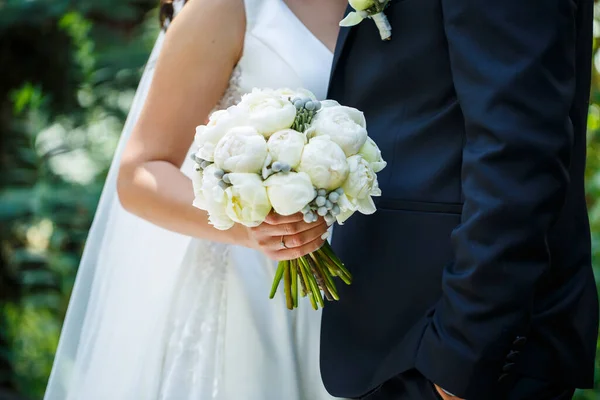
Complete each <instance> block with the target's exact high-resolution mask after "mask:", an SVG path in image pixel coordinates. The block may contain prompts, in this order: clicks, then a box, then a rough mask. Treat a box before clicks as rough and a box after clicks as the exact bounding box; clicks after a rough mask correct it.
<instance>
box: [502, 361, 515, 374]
mask: <svg viewBox="0 0 600 400" xmlns="http://www.w3.org/2000/svg"><path fill="white" fill-rule="evenodd" d="M514 366H515V363H506V364H504V367H502V371H503V372H508V371H510V370H511V369H513V367H514Z"/></svg>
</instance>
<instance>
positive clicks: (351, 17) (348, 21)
mask: <svg viewBox="0 0 600 400" xmlns="http://www.w3.org/2000/svg"><path fill="white" fill-rule="evenodd" d="M363 19H364V18H363V17H361V16H360V15H359V14H358V13H357V12H354V11H352V12H351V13H349V14H348V15H346V18H344V19H343V20H341V21H340V26H344V27H349V26H355V25H358V24H360V23H361V22H362V21H363Z"/></svg>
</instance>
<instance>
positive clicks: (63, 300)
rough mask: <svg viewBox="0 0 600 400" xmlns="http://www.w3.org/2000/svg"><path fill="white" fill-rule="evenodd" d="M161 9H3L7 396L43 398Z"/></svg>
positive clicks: (0, 239) (110, 1)
mask: <svg viewBox="0 0 600 400" xmlns="http://www.w3.org/2000/svg"><path fill="white" fill-rule="evenodd" d="M157 3H158V2H157V0H82V1H78V2H72V1H67V0H34V1H22V0H5V1H0V60H1V63H0V77H1V78H0V169H1V171H2V172H1V173H0V179H1V184H2V190H1V191H0V327H1V329H0V398H2V399H4V398H13V397H14V398H19V399H41V398H42V396H43V393H44V389H45V385H46V381H47V379H48V375H49V373H50V368H51V365H52V359H53V354H54V351H55V349H56V346H57V343H58V336H59V333H60V327H61V323H62V319H63V317H64V314H65V311H66V306H67V304H68V299H69V296H70V292H71V289H72V286H73V283H74V279H75V275H76V271H77V266H78V264H79V258H80V257H81V253H82V250H83V246H84V242H85V238H86V235H87V231H88V229H89V226H90V224H91V221H92V218H93V215H94V212H95V209H96V205H97V202H98V198H99V196H100V192H101V190H102V185H103V181H104V179H105V177H106V173H107V169H108V166H109V164H110V160H111V157H112V153H113V151H114V149H115V146H116V143H117V141H118V138H119V134H120V130H121V127H122V125H123V123H124V120H125V117H126V115H127V112H128V108H129V106H130V104H131V101H132V99H133V95H134V92H135V87H136V85H137V83H138V81H139V78H140V76H141V71H142V67H143V65H144V63H145V62H146V60H147V58H148V55H149V52H150V50H151V47H152V45H153V43H154V40H155V38H156V35H157V33H158V29H159V27H158V16H157V13H156V6H157Z"/></svg>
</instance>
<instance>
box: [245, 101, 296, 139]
mask: <svg viewBox="0 0 600 400" xmlns="http://www.w3.org/2000/svg"><path fill="white" fill-rule="evenodd" d="M238 107H239V108H240V109H241V110H242V111H243V112H244V114H245V115H246V116H247V118H248V123H249V124H250V125H251V126H253V127H254V128H256V130H257V131H258V132H259V133H260V134H262V135H264V136H265V137H269V136H271V134H273V133H275V132H277V131H280V130H282V129H287V128H289V127H291V126H292V124H293V123H294V119H295V118H296V107H294V105H293V104H292V103H290V102H289V101H288V100H287V99H284V98H283V97H282V96H281V95H279V94H277V93H275V91H273V90H258V89H255V90H253V91H252V92H251V93H247V94H245V95H244V96H242V101H241V102H240V103H239V104H238Z"/></svg>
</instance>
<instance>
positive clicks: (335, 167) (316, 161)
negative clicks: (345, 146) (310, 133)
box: [298, 136, 348, 190]
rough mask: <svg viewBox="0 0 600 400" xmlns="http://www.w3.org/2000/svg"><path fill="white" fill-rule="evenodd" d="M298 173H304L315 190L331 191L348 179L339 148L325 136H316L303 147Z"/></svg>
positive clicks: (346, 168) (344, 161)
mask: <svg viewBox="0 0 600 400" xmlns="http://www.w3.org/2000/svg"><path fill="white" fill-rule="evenodd" d="M298 171H299V172H306V173H307V174H308V176H310V179H311V181H312V183H313V185H314V186H316V187H317V188H319V189H327V190H333V189H337V188H338V187H340V186H341V185H342V183H344V181H345V180H346V178H347V177H348V163H347V162H346V155H345V154H344V152H343V151H342V149H341V148H340V146H338V145H337V144H335V143H334V142H333V141H331V140H330V139H329V137H327V136H318V137H315V138H312V139H311V140H310V142H308V144H307V145H306V146H304V151H303V152H302V158H301V160H300V165H299V166H298Z"/></svg>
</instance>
